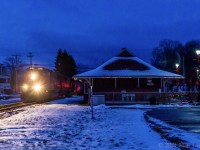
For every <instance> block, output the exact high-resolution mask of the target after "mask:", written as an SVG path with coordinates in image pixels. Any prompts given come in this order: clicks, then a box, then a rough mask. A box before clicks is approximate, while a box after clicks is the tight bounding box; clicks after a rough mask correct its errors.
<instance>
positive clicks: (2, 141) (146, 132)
mask: <svg viewBox="0 0 200 150" xmlns="http://www.w3.org/2000/svg"><path fill="white" fill-rule="evenodd" d="M77 99H80V97H73V98H68V99H62V100H57V101H54V102H51V103H49V104H38V105H34V106H29V107H25V108H22V109H18V110H17V111H15V112H8V113H6V114H3V115H4V116H5V118H2V119H1V120H0V149H8V150H10V149H17V150H18V149H37V150H38V149H48V150H49V149H50V150H51V149H59V150H62V149H70V150H75V149H78V150H79V149H80V150H93V149H94V150H96V149H97V150H109V149H112V150H115V149H116V150H129V149H130V150H132V149H138V150H143V149H144V150H159V149H170V150H171V149H179V148H176V147H175V146H174V145H170V146H169V144H170V143H169V142H168V141H166V140H165V139H163V138H162V137H161V136H160V135H159V134H158V133H157V132H155V131H154V130H152V129H151V128H150V127H149V124H148V123H147V122H146V121H145V119H144V113H145V111H146V110H141V109H125V108H110V107H107V106H97V107H95V108H94V117H95V119H94V120H92V119H91V109H90V107H89V106H80V105H77V104H69V103H71V102H73V100H77ZM154 121H155V120H154ZM157 122H159V121H157ZM192 138H193V139H195V138H196V139H197V140H198V138H199V137H198V136H195V137H194V136H193V137H192ZM188 140H190V138H189V139H188Z"/></svg>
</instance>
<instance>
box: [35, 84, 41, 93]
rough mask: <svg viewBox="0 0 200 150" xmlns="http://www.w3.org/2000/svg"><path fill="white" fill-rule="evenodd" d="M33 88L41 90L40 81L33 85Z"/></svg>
mask: <svg viewBox="0 0 200 150" xmlns="http://www.w3.org/2000/svg"><path fill="white" fill-rule="evenodd" d="M33 90H34V91H37V92H40V91H41V90H42V85H41V84H40V83H37V84H35V85H33Z"/></svg>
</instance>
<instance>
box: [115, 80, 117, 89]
mask: <svg viewBox="0 0 200 150" xmlns="http://www.w3.org/2000/svg"><path fill="white" fill-rule="evenodd" d="M116 88H117V78H115V89H116Z"/></svg>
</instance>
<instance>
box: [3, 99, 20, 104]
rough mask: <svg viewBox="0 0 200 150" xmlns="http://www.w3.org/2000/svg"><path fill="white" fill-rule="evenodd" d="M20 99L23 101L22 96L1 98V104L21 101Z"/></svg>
mask: <svg viewBox="0 0 200 150" xmlns="http://www.w3.org/2000/svg"><path fill="white" fill-rule="evenodd" d="M19 101H21V98H9V99H6V100H3V99H1V100H0V104H9V103H16V102H19Z"/></svg>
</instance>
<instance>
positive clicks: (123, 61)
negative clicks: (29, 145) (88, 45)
mask: <svg viewBox="0 0 200 150" xmlns="http://www.w3.org/2000/svg"><path fill="white" fill-rule="evenodd" d="M126 51H127V50H126ZM123 52H124V51H123ZM127 52H128V51H127ZM130 54H131V53H130ZM87 77H93V78H103V77H137V78H143V77H144V78H146V77H149V78H184V77H183V76H181V75H179V74H175V73H171V72H167V71H163V70H160V69H157V68H155V67H154V66H152V65H150V64H149V63H146V62H145V61H143V60H141V59H140V58H138V57H136V56H134V55H132V56H129V57H122V56H121V55H120V54H119V55H118V56H117V57H113V58H111V59H110V60H108V61H107V62H105V63H104V64H102V65H101V66H99V67H97V68H96V69H93V70H90V71H87V72H84V73H81V74H77V75H75V76H74V78H87Z"/></svg>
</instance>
